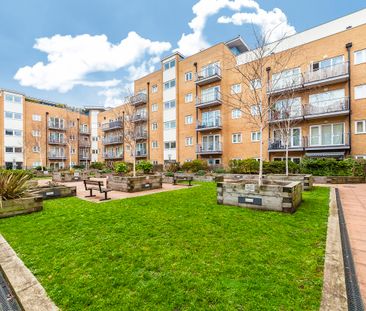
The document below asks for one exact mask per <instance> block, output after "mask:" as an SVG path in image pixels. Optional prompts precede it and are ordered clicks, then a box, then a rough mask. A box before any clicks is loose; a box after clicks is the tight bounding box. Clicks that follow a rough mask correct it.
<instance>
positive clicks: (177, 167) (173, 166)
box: [166, 162, 181, 173]
mask: <svg viewBox="0 0 366 311" xmlns="http://www.w3.org/2000/svg"><path fill="white" fill-rule="evenodd" d="M180 169H181V167H180V164H179V163H178V162H172V163H169V164H168V165H167V167H166V171H167V172H171V173H176V172H178V171H179V170H180Z"/></svg>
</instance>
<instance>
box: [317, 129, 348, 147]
mask: <svg viewBox="0 0 366 311" xmlns="http://www.w3.org/2000/svg"><path fill="white" fill-rule="evenodd" d="M344 144H345V133H344V123H336V124H325V125H314V126H311V127H310V146H333V145H344Z"/></svg>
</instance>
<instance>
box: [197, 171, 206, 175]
mask: <svg viewBox="0 0 366 311" xmlns="http://www.w3.org/2000/svg"><path fill="white" fill-rule="evenodd" d="M196 174H197V175H198V176H205V175H206V171H204V170H199V171H197V172H196Z"/></svg>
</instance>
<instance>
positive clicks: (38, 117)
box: [32, 114, 42, 121]
mask: <svg viewBox="0 0 366 311" xmlns="http://www.w3.org/2000/svg"><path fill="white" fill-rule="evenodd" d="M32 120H33V121H41V120H42V118H41V116H40V115H39V114H32Z"/></svg>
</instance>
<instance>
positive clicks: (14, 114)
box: [5, 111, 22, 120]
mask: <svg viewBox="0 0 366 311" xmlns="http://www.w3.org/2000/svg"><path fill="white" fill-rule="evenodd" d="M5 118H7V119H13V120H21V119H22V114H21V113H19V112H11V111H5Z"/></svg>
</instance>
